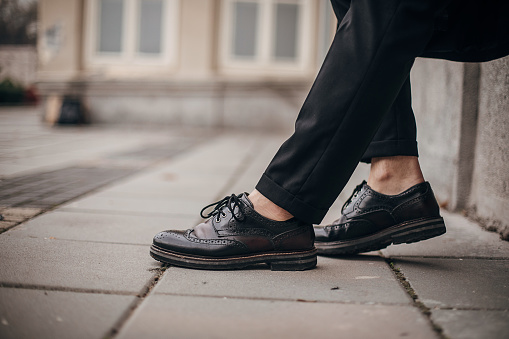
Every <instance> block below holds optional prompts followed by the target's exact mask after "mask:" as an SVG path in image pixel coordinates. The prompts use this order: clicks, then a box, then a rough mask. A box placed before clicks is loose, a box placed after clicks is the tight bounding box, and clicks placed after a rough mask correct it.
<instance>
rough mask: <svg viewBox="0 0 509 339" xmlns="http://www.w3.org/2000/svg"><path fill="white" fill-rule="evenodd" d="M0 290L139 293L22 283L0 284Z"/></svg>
mask: <svg viewBox="0 0 509 339" xmlns="http://www.w3.org/2000/svg"><path fill="white" fill-rule="evenodd" d="M0 288H16V289H23V290H38V291H57V292H72V293H88V294H109V295H126V296H138V295H139V293H136V292H129V291H110V290H101V289H94V288H80V287H63V286H51V285H36V284H22V283H10V282H0Z"/></svg>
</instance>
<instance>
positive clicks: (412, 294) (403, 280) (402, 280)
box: [379, 251, 448, 339]
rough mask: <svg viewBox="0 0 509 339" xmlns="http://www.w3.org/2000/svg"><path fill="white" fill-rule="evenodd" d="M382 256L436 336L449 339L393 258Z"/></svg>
mask: <svg viewBox="0 0 509 339" xmlns="http://www.w3.org/2000/svg"><path fill="white" fill-rule="evenodd" d="M379 253H380V256H381V257H382V258H384V259H385V262H386V263H387V265H388V266H389V268H390V270H391V271H392V272H393V274H394V276H395V277H396V280H398V282H399V283H400V285H401V287H402V288H403V289H404V290H405V292H406V293H407V294H408V296H409V297H410V299H411V300H412V302H413V303H412V305H413V306H414V307H415V308H417V310H418V311H419V312H420V313H421V314H422V315H423V316H424V318H425V319H426V320H427V321H428V324H429V325H430V326H431V329H432V330H433V331H434V332H435V334H436V335H437V336H438V337H439V338H440V339H448V337H447V336H446V335H445V333H444V329H443V328H442V327H441V326H440V325H438V324H437V323H435V322H434V321H433V319H432V318H431V310H430V308H429V307H427V306H426V305H425V304H424V303H423V302H422V301H420V300H419V297H418V295H417V293H416V292H415V289H414V288H413V287H412V285H411V284H410V281H408V279H407V278H406V277H405V275H404V274H403V272H401V270H400V269H399V268H397V267H396V265H395V264H394V261H393V260H392V258H387V257H385V256H384V255H383V253H382V252H381V251H379Z"/></svg>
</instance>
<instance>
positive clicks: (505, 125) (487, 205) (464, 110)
mask: <svg viewBox="0 0 509 339" xmlns="http://www.w3.org/2000/svg"><path fill="white" fill-rule="evenodd" d="M411 80H412V86H413V88H412V95H413V107H414V111H415V114H416V119H417V126H418V142H419V152H420V155H421V157H420V161H421V165H422V168H423V172H424V175H425V177H426V178H427V179H428V180H429V181H430V182H431V183H432V184H433V187H434V190H435V193H436V195H437V198H438V199H439V201H440V203H441V204H442V206H444V207H446V208H448V209H450V210H455V211H464V212H465V213H468V215H469V216H470V217H472V218H474V219H476V220H478V221H480V222H481V223H482V224H484V225H485V226H486V227H487V228H489V229H492V230H496V231H498V232H500V233H501V235H502V237H504V238H505V239H509V136H508V133H509V98H508V96H509V57H506V58H503V59H500V60H496V61H492V62H488V63H483V64H475V63H454V62H449V61H443V60H430V59H419V60H418V61H417V62H416V64H415V67H414V69H413V71H412V75H411Z"/></svg>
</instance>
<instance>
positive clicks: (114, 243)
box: [30, 236, 152, 248]
mask: <svg viewBox="0 0 509 339" xmlns="http://www.w3.org/2000/svg"><path fill="white" fill-rule="evenodd" d="M30 238H32V239H41V240H49V241H69V242H78V243H93V244H108V245H124V246H125V245H129V246H143V247H147V248H148V247H149V246H150V245H152V243H145V244H140V243H129V242H114V241H100V240H80V239H65V238H56V237H51V238H48V237H35V236H32V237H30Z"/></svg>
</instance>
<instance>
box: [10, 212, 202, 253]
mask: <svg viewBox="0 0 509 339" xmlns="http://www.w3.org/2000/svg"><path fill="white" fill-rule="evenodd" d="M199 220H200V218H198V217H175V216H171V215H165V216H147V215H122V214H118V213H116V214H106V213H95V214H94V213H89V212H66V211H63V210H56V211H53V212H49V213H46V214H44V215H42V216H40V217H39V218H35V219H33V220H30V221H29V222H28V223H25V224H23V225H20V226H18V227H16V228H15V229H13V230H11V231H9V234H10V236H16V237H19V238H22V237H27V238H41V239H45V238H46V239H49V238H52V239H60V240H79V241H91V242H105V243H120V244H138V245H147V246H148V245H151V244H152V238H153V237H154V235H155V234H156V233H159V232H161V231H163V230H167V229H188V228H191V227H193V226H194V225H196V224H198V221H199Z"/></svg>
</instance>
